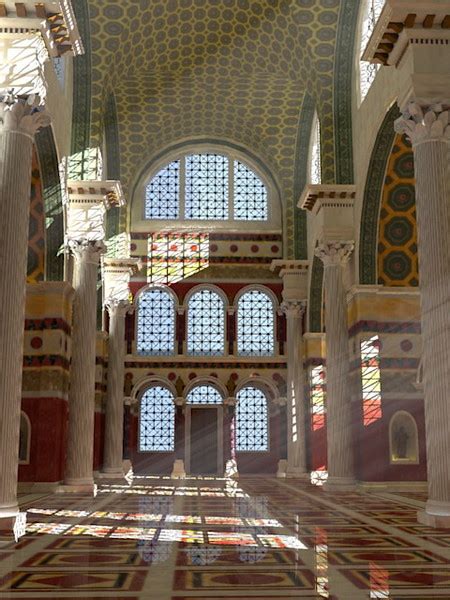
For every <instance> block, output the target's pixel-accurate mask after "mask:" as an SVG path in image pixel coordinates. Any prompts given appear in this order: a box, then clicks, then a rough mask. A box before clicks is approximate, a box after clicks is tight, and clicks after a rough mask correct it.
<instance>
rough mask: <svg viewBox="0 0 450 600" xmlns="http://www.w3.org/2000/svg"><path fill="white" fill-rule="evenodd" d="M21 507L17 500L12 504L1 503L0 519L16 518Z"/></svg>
mask: <svg viewBox="0 0 450 600" xmlns="http://www.w3.org/2000/svg"><path fill="white" fill-rule="evenodd" d="M19 512H20V509H19V505H18V504H17V502H13V503H11V504H0V519H8V518H14V519H15V518H16V516H17V515H18V514H19Z"/></svg>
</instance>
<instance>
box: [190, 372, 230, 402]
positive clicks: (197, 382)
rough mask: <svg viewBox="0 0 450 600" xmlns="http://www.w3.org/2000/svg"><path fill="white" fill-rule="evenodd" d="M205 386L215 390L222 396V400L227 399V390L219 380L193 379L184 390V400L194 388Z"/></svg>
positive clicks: (213, 378)
mask: <svg viewBox="0 0 450 600" xmlns="http://www.w3.org/2000/svg"><path fill="white" fill-rule="evenodd" d="M205 385H207V386H211V387H214V388H216V390H217V391H218V392H219V394H220V395H221V396H222V399H225V398H227V397H228V390H227V388H226V387H225V385H224V384H223V383H222V382H221V381H220V380H219V379H216V377H196V378H195V379H192V380H191V381H189V383H188V384H187V385H186V388H185V390H184V396H185V398H186V397H187V396H188V395H189V394H190V392H192V390H193V389H194V388H196V387H199V386H205Z"/></svg>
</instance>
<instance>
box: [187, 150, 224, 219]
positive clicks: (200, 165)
mask: <svg viewBox="0 0 450 600" xmlns="http://www.w3.org/2000/svg"><path fill="white" fill-rule="evenodd" d="M185 217H186V219H202V220H205V219H207V220H209V219H228V159H227V157H226V156H221V155H220V154H194V155H192V156H187V157H186V184H185Z"/></svg>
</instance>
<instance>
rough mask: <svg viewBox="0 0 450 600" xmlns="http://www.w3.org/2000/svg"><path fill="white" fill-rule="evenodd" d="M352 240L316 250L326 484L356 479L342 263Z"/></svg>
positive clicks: (338, 484) (350, 482) (339, 484)
mask: <svg viewBox="0 0 450 600" xmlns="http://www.w3.org/2000/svg"><path fill="white" fill-rule="evenodd" d="M353 247H354V244H353V242H341V241H326V242H322V243H319V245H318V246H317V248H316V251H315V254H316V256H318V257H319V258H320V259H321V260H322V262H323V264H324V290H325V331H326V353H327V446H328V481H327V484H326V488H328V489H330V490H333V489H345V488H347V487H352V486H353V485H354V483H355V480H354V464H353V443H352V417H351V403H350V400H351V390H350V381H349V360H350V358H349V349H348V324H347V301H346V294H345V289H344V282H343V266H344V265H345V264H346V262H347V261H348V260H349V258H350V256H351V253H352V251H353Z"/></svg>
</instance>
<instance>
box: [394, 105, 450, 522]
mask: <svg viewBox="0 0 450 600" xmlns="http://www.w3.org/2000/svg"><path fill="white" fill-rule="evenodd" d="M448 106H450V102H449V103H448V104H447V107H448ZM395 128H396V131H397V132H401V133H406V134H407V135H408V137H409V138H410V140H411V142H412V145H413V150H414V171H415V178H416V210H417V226H418V254H419V271H420V294H421V320H422V344H423V355H422V361H423V373H424V379H423V387H424V398H425V427H426V443H427V466H428V501H427V503H426V507H425V511H423V512H420V513H419V515H418V517H419V521H421V522H423V523H426V524H428V525H431V526H437V527H439V526H445V527H450V403H449V392H448V390H449V387H450V184H449V172H448V165H449V143H450V125H449V110H448V108H444V107H443V106H442V105H439V104H436V105H432V106H420V105H419V104H418V103H412V104H410V105H409V107H408V109H407V112H406V113H405V114H404V115H403V116H402V117H400V118H399V119H398V120H397V121H396V124H395Z"/></svg>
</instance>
